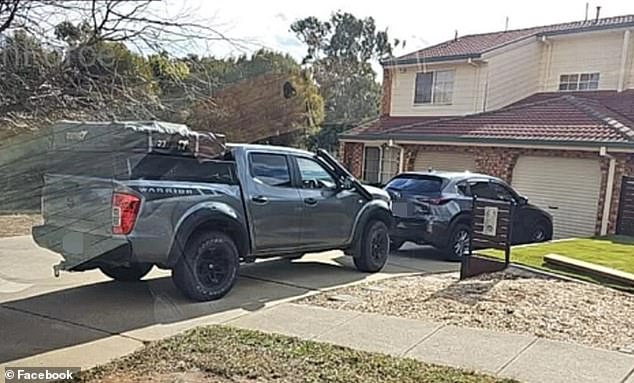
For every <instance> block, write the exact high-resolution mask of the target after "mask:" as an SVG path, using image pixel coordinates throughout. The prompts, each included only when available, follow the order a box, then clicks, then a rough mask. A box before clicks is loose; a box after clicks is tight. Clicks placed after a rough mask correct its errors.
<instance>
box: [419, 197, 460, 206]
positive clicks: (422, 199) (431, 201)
mask: <svg viewBox="0 0 634 383" xmlns="http://www.w3.org/2000/svg"><path fill="white" fill-rule="evenodd" d="M416 201H418V202H424V203H427V204H430V205H444V204H446V203H447V202H449V201H451V198H427V197H416Z"/></svg>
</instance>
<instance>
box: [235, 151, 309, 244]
mask: <svg viewBox="0 0 634 383" xmlns="http://www.w3.org/2000/svg"><path fill="white" fill-rule="evenodd" d="M248 158H249V171H250V175H251V177H252V182H249V183H248V184H249V186H248V187H249V190H247V193H246V194H247V195H246V198H247V201H246V203H247V207H248V209H249V213H250V217H251V228H250V229H251V235H252V236H253V240H254V243H255V248H256V252H262V251H265V252H266V251H270V250H275V249H285V248H290V247H294V246H298V245H299V243H300V224H301V222H300V218H301V209H302V202H301V199H300V194H299V191H298V189H297V188H296V187H295V185H293V182H292V180H291V166H290V161H289V158H288V157H287V156H286V155H284V154H273V153H249V155H248Z"/></svg>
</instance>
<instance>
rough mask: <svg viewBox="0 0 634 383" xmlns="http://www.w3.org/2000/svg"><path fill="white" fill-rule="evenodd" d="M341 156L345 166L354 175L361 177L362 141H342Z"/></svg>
mask: <svg viewBox="0 0 634 383" xmlns="http://www.w3.org/2000/svg"><path fill="white" fill-rule="evenodd" d="M339 158H341V159H342V163H343V166H345V167H346V169H348V170H349V171H350V173H352V175H353V176H355V177H357V178H361V172H362V170H363V164H362V161H363V144H362V143H358V142H341V143H340V148H339Z"/></svg>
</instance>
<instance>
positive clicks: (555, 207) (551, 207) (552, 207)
mask: <svg viewBox="0 0 634 383" xmlns="http://www.w3.org/2000/svg"><path fill="white" fill-rule="evenodd" d="M548 208H549V209H550V210H559V206H548Z"/></svg>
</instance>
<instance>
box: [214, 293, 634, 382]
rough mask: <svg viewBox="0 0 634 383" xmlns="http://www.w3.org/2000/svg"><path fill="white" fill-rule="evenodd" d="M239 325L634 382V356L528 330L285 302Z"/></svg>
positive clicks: (448, 360)
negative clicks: (527, 332) (516, 331)
mask: <svg viewBox="0 0 634 383" xmlns="http://www.w3.org/2000/svg"><path fill="white" fill-rule="evenodd" d="M225 324H227V325H230V326H235V327H239V328H246V329H253V330H260V331H266V332H273V333H278V334H283V335H290V336H297V337H299V338H302V339H307V340H314V341H319V342H329V343H333V344H337V345H340V346H347V347H350V348H354V349H359V350H364V351H372V352H381V353H385V354H390V355H394V356H399V357H410V358H414V359H417V360H420V361H422V362H427V363H435V364H441V365H447V366H453V367H460V368H466V369H470V370H475V371H480V372H485V373H489V374H493V375H498V376H501V377H507V378H514V379H517V380H519V381H521V382H526V383H568V382H570V383H634V356H632V355H626V354H623V353H619V352H613V351H607V350H600V349H595V348H590V347H586V346H581V345H575V344H569V343H562V342H556V341H550V340H545V339H543V338H537V337H535V336H529V335H519V334H509V333H501V332H495V331H489V330H481V329H471V328H462V327H455V326H448V325H443V324H439V323H433V322H426V321H419V320H411V319H403V318H397V317H390V316H384V315H377V314H366V313H359V312H353V311H342V310H332V309H324V308H320V307H314V306H307V305H298V304H294V303H283V304H280V305H276V306H274V307H271V308H267V309H263V310H259V311H257V312H254V313H251V314H248V315H245V316H242V317H239V318H235V319H231V320H229V321H228V322H225Z"/></svg>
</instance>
